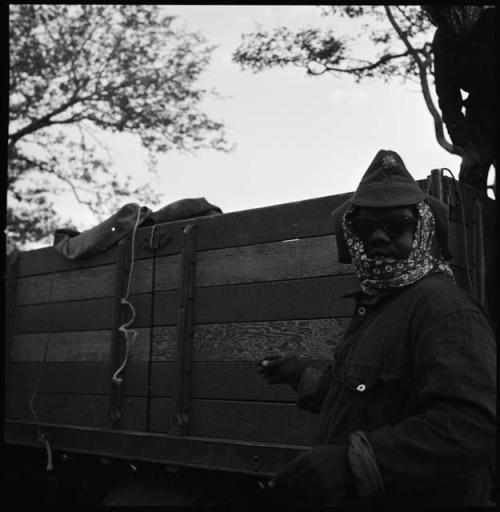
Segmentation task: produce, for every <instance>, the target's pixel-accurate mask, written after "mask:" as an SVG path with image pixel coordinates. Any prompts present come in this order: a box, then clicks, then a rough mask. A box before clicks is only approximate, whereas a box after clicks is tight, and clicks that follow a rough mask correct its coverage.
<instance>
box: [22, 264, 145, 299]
mask: <svg viewBox="0 0 500 512" xmlns="http://www.w3.org/2000/svg"><path fill="white" fill-rule="evenodd" d="M152 269H153V260H152V259H148V260H139V261H136V262H135V263H134V270H133V273H132V281H131V286H130V293H148V292H149V293H150V292H151V289H152V275H153V271H152ZM115 273H116V268H115V265H105V266H102V267H94V268H82V269H79V270H72V271H67V272H59V273H54V274H43V275H38V276H31V277H24V278H20V279H19V280H18V291H17V304H43V303H45V302H64V301H70V300H82V299H93V298H101V297H113V296H114V292H115Z"/></svg>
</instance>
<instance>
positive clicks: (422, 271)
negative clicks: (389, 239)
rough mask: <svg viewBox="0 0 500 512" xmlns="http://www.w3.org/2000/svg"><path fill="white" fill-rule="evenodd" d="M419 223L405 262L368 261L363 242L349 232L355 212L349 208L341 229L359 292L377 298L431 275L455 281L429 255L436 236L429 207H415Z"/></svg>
mask: <svg viewBox="0 0 500 512" xmlns="http://www.w3.org/2000/svg"><path fill="white" fill-rule="evenodd" d="M416 206H417V212H418V220H417V226H416V228H415V235H414V237H413V244H412V248H411V251H410V254H409V255H408V257H407V258H404V259H396V258H376V259H375V258H368V256H367V255H366V253H365V247H364V244H363V241H362V240H361V239H360V238H358V237H357V236H356V235H355V234H354V233H353V232H352V230H351V229H350V227H349V224H348V223H347V222H346V219H347V218H348V217H349V215H351V214H352V213H353V211H354V206H353V205H351V206H350V207H349V208H348V209H347V210H346V212H345V214H344V216H343V219H342V227H343V230H344V236H345V239H346V242H347V247H348V249H349V253H350V255H351V258H352V261H353V264H354V267H355V269H356V274H357V276H358V279H359V283H360V286H361V289H362V290H363V291H364V292H365V293H366V294H368V295H378V294H380V293H384V292H388V291H391V290H394V289H397V288H401V287H404V286H408V285H410V284H412V283H415V282H416V281H418V280H419V279H422V278H423V277H424V276H426V275H427V274H429V273H430V272H444V273H445V274H446V275H447V276H448V277H449V278H450V279H454V277H453V272H452V271H451V268H450V267H449V265H448V264H447V263H445V261H444V260H443V259H442V258H440V257H436V256H434V255H433V254H432V251H431V245H432V239H433V237H434V232H435V219H434V215H433V213H432V210H431V208H430V206H429V205H428V204H427V203H426V202H425V201H421V202H420V203H417V205H416Z"/></svg>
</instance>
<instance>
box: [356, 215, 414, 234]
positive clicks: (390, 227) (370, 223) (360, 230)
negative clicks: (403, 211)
mask: <svg viewBox="0 0 500 512" xmlns="http://www.w3.org/2000/svg"><path fill="white" fill-rule="evenodd" d="M347 222H348V224H349V227H350V228H351V230H352V231H353V233H354V234H355V235H357V236H358V237H359V238H368V237H369V236H370V235H371V234H372V233H374V232H375V231H376V230H377V229H383V230H384V232H385V233H386V234H387V236H389V237H390V238H398V237H400V236H401V235H403V234H404V233H406V231H408V229H409V228H410V227H412V226H415V225H416V223H417V219H415V218H414V217H410V216H409V215H391V216H389V217H384V218H382V219H375V218H373V217H354V218H352V219H349V220H348V221H347Z"/></svg>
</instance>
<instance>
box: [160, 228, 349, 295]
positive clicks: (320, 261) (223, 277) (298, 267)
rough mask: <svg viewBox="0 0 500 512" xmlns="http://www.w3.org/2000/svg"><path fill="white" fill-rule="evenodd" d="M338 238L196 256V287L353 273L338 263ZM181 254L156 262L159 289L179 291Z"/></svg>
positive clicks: (292, 241)
mask: <svg viewBox="0 0 500 512" xmlns="http://www.w3.org/2000/svg"><path fill="white" fill-rule="evenodd" d="M337 260H338V255H337V245H336V241H335V236H333V235H327V236H322V237H314V238H305V239H296V240H290V241H287V242H283V241H280V242H272V243H265V244H258V245H251V246H243V247H231V248H227V249H218V250H211V251H198V253H197V255H196V286H198V287H206V286H220V285H228V284H235V283H251V282H262V281H281V280H285V279H298V278H302V277H317V276H323V275H331V274H334V275H335V274H352V273H353V271H354V270H353V267H352V265H345V264H340V263H338V261H337ZM179 280H180V257H179V255H173V256H163V257H160V258H158V260H157V262H156V275H155V290H157V291H160V290H171V289H178V288H179V282H180V281H179Z"/></svg>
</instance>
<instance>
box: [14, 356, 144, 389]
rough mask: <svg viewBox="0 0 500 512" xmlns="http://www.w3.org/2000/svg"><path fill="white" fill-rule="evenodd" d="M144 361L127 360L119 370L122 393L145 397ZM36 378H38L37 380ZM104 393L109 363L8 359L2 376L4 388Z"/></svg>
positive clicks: (106, 385) (107, 379) (106, 386)
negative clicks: (123, 367) (41, 361)
mask: <svg viewBox="0 0 500 512" xmlns="http://www.w3.org/2000/svg"><path fill="white" fill-rule="evenodd" d="M148 366H149V365H148V363H144V362H129V363H128V364H127V367H126V368H125V370H124V371H123V374H122V375H123V377H124V381H123V393H124V395H125V396H143V397H145V396H147V390H148V372H149V368H148ZM39 379H40V380H39ZM37 386H38V391H39V392H41V393H65V394H72V393H74V394H80V395H106V394H107V393H108V387H109V365H108V364H107V363H101V362H74V363H67V362H64V363H60V362H45V363H44V364H43V365H42V364H41V363H39V362H38V363H34V362H12V363H11V364H10V365H9V369H8V371H7V374H6V379H5V389H6V390H7V391H24V392H28V391H31V392H33V391H34V390H35V389H37Z"/></svg>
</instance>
